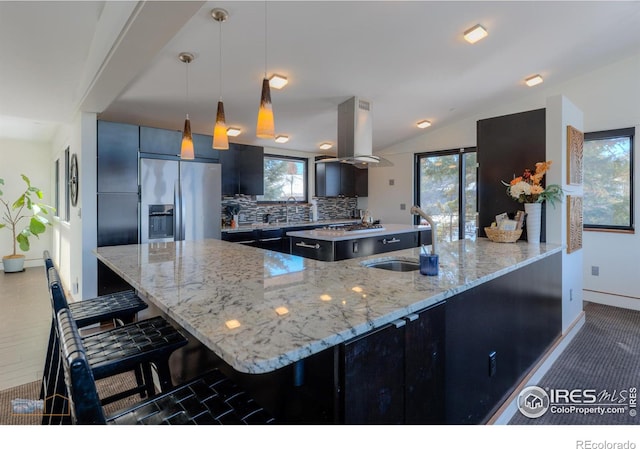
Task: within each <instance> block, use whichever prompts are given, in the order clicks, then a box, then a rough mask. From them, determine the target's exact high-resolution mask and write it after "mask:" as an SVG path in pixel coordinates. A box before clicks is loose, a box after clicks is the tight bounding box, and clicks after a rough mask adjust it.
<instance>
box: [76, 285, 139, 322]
mask: <svg viewBox="0 0 640 449" xmlns="http://www.w3.org/2000/svg"><path fill="white" fill-rule="evenodd" d="M147 307H149V306H148V305H147V303H145V302H144V301H143V300H142V299H140V297H139V296H138V295H137V294H136V292H135V291H133V290H128V291H124V292H118V293H111V294H109V295H103V296H98V297H97V298H93V299H86V300H84V301H80V302H74V303H71V304H69V310H71V313H73V318H74V319H75V320H76V321H77V323H78V327H80V328H82V327H85V326H90V325H92V324H96V323H101V322H103V321H111V320H118V321H119V322H120V323H128V322H132V321H133V319H134V317H135V315H136V314H137V313H138V312H140V311H141V310H144V309H146V308H147Z"/></svg>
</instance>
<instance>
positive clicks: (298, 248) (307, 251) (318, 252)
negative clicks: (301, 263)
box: [290, 237, 335, 262]
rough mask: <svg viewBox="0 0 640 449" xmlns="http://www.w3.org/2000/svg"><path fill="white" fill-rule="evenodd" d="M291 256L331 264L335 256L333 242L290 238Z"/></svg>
mask: <svg viewBox="0 0 640 449" xmlns="http://www.w3.org/2000/svg"><path fill="white" fill-rule="evenodd" d="M290 245H291V254H293V255H294V256H301V257H306V258H308V259H315V260H321V261H324V262H333V261H334V260H335V254H334V251H333V242H329V241H327V240H315V239H306V238H303V237H291V240H290Z"/></svg>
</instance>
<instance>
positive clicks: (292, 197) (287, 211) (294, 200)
mask: <svg viewBox="0 0 640 449" xmlns="http://www.w3.org/2000/svg"><path fill="white" fill-rule="evenodd" d="M289 200H293V204H298V200H296V198H295V197H294V196H290V197H289V198H287V203H286V206H285V213H286V217H287V223H289Z"/></svg>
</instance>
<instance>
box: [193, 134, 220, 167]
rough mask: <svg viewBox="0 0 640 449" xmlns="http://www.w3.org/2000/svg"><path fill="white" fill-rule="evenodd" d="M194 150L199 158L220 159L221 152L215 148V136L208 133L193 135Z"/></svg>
mask: <svg viewBox="0 0 640 449" xmlns="http://www.w3.org/2000/svg"><path fill="white" fill-rule="evenodd" d="M193 152H194V154H195V156H196V158H197V159H211V160H213V161H219V160H220V152H219V151H218V150H214V149H213V137H212V136H208V135H206V134H194V135H193Z"/></svg>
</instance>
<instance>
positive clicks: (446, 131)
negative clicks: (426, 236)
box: [369, 53, 640, 309]
mask: <svg viewBox="0 0 640 449" xmlns="http://www.w3.org/2000/svg"><path fill="white" fill-rule="evenodd" d="M638 79H640V53H638V54H637V55H636V56H634V57H631V58H627V59H624V60H621V61H618V62H616V63H613V64H611V65H609V66H606V67H602V68H600V69H598V70H595V71H593V72H590V73H586V74H584V75H582V76H580V77H577V78H574V79H571V80H568V81H566V82H564V83H563V84H561V85H559V86H558V87H554V88H546V87H545V84H544V83H543V84H541V85H539V86H537V87H534V88H531V94H529V95H527V96H524V97H523V98H522V99H520V100H518V101H515V102H513V103H509V104H504V105H501V106H499V107H496V108H492V109H487V110H484V111H479V112H477V113H475V114H472V115H470V116H469V117H467V118H466V119H464V120H461V121H459V122H457V123H453V124H450V125H448V126H443V127H441V128H438V127H437V123H434V127H433V128H429V129H427V130H425V133H424V134H423V135H421V136H420V137H418V138H415V139H412V140H410V141H407V142H403V143H401V144H398V145H394V146H392V147H389V148H386V149H385V150H383V151H381V152H380V155H382V156H384V157H385V158H386V159H389V160H390V161H391V162H393V163H394V164H395V165H394V167H390V168H377V169H375V170H370V172H369V192H370V197H369V208H370V209H371V210H372V211H373V213H374V214H375V215H377V216H381V217H388V218H389V220H387V221H392V220H393V219H394V218H396V219H399V218H400V217H399V216H398V215H397V209H398V203H399V201H400V200H402V201H404V199H405V198H413V181H412V182H410V183H409V182H403V183H402V185H401V186H398V188H397V190H394V191H391V190H390V189H388V188H387V184H388V179H390V178H396V181H397V180H398V174H399V173H403V174H405V176H406V177H413V175H412V174H413V157H412V155H413V154H414V153H420V152H425V151H435V150H445V149H455V148H461V147H467V146H475V145H476V121H477V120H480V119H485V118H490V117H496V116H500V115H504V114H512V113H517V112H523V111H529V110H533V109H539V108H544V107H546V105H547V99H548V98H550V97H554V96H557V95H563V96H565V97H566V98H567V99H569V100H570V101H571V102H572V103H573V104H574V105H575V106H576V108H577V109H579V110H581V111H582V112H583V114H584V129H583V131H584V132H590V131H601V130H607V129H616V128H626V127H632V126H635V127H636V135H638V133H640V89H639V88H638V86H637V80H638ZM523 89H524V88H523ZM637 142H638V139H637V138H636V151H635V161H634V162H635V166H634V172H635V174H636V180H635V185H634V187H635V189H634V195H635V203H634V211H635V217H634V222H635V223H636V226H637V223H638V210H640V189H639V186H640V181H639V178H638V174H640V149H639V145H638V143H637ZM406 153H408V154H409V155H410V157H409V156H407V154H406ZM586 182H588V180H586ZM373 192H382V193H384V194H383V195H380V196H376V195H375V194H374V193H373ZM409 202H410V201H409ZM393 221H395V220H393ZM582 252H583V266H582V269H583V278H584V284H583V286H584V289H585V291H584V299H585V300H589V301H600V302H605V301H606V302H609V303H617V304H619V305H625V306H627V307H633V308H638V309H640V286H639V284H638V283H637V281H636V279H637V277H638V268H637V267H638V263H637V256H636V255H637V254H639V253H640V235H639V234H638V233H635V234H613V233H604V232H585V233H584V234H583V251H582ZM591 266H599V267H600V275H599V276H592V275H591ZM596 292H603V293H596Z"/></svg>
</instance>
